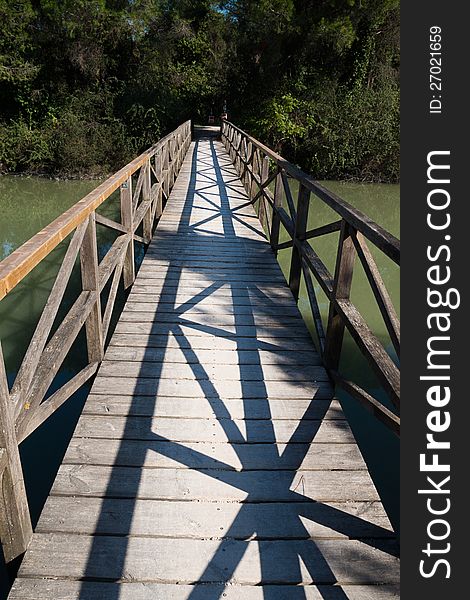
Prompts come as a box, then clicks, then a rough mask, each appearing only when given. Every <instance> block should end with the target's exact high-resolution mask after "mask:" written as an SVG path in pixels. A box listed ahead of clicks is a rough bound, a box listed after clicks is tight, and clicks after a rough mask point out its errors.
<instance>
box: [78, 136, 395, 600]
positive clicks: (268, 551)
mask: <svg viewBox="0 0 470 600" xmlns="http://www.w3.org/2000/svg"><path fill="white" fill-rule="evenodd" d="M222 160H223V158H222V157H221V156H219V155H218V154H217V152H216V149H215V147H214V144H213V142H208V143H207V144H198V143H197V142H196V145H195V148H194V153H193V156H192V169H191V179H190V185H189V191H188V194H187V196H186V199H185V205H184V207H183V211H182V217H181V221H180V223H179V227H178V230H177V233H179V234H180V235H184V234H185V233H187V231H188V229H191V230H192V231H193V232H194V233H196V234H197V233H198V232H199V233H200V236H199V237H198V239H199V240H200V241H201V242H209V243H210V242H211V241H215V240H217V239H220V237H221V236H220V237H219V236H218V235H214V232H211V231H210V230H205V229H204V225H206V224H208V223H209V222H210V221H213V220H216V219H221V221H222V224H223V231H222V234H221V235H222V236H223V237H230V236H233V235H235V229H234V223H237V222H238V223H240V221H239V219H238V217H237V214H236V209H235V210H233V209H232V208H231V206H230V193H232V194H234V193H237V194H239V193H240V189H237V188H236V187H235V188H234V189H233V190H230V188H229V186H230V181H229V182H227V181H224V176H223V174H222V169H224V165H223V164H221V163H222ZM228 164H229V162H228V161H226V165H228ZM201 166H202V169H201ZM228 172H229V173H230V175H233V171H232V170H231V169H229V171H228ZM196 179H198V182H199V183H201V181H203V182H206V183H207V188H204V187H200V186H196ZM225 179H226V178H225ZM235 181H236V180H234V181H233V183H235ZM208 190H212V192H215V193H216V194H217V196H220V198H221V209H220V210H219V209H218V208H217V206H214V204H212V203H211V202H210V198H209V197H208ZM196 202H198V203H199V205H201V204H204V205H206V206H207V208H209V209H210V210H211V211H214V212H213V213H212V214H211V215H210V216H209V217H208V218H207V219H204V220H202V221H200V222H198V223H196V224H193V225H191V224H190V221H191V210H192V208H193V206H194V204H195V203H196ZM258 233H259V232H258ZM172 237H173V236H172ZM263 245H264V242H263ZM154 257H155V260H158V259H159V258H162V259H164V260H169V267H168V270H167V273H166V277H165V279H164V283H163V285H162V287H161V291H160V301H158V302H157V305H156V308H155V313H154V316H153V322H155V323H161V327H160V328H159V333H158V341H157V340H155V339H154V340H153V341H154V343H156V344H158V347H160V348H162V349H164V350H165V349H166V348H168V347H169V341H170V339H172V340H174V341H175V342H174V343H176V344H177V346H178V347H179V349H180V350H181V352H182V354H183V355H184V357H185V359H186V362H187V364H189V365H190V367H191V369H192V373H193V375H194V378H195V379H196V380H197V382H198V384H199V386H200V391H201V397H202V398H204V399H205V400H206V401H207V403H208V404H209V406H210V408H211V410H212V412H213V413H214V414H215V417H216V419H217V421H218V424H219V425H220V427H221V428H222V430H223V432H224V434H225V436H226V438H227V443H229V444H230V445H231V447H232V448H233V450H234V453H235V456H236V458H237V460H238V461H239V463H240V465H241V468H242V469H246V470H250V468H251V466H250V465H251V464H252V456H250V455H251V453H252V448H250V441H252V440H254V439H256V438H255V431H254V429H253V428H256V427H257V426H258V424H259V423H260V414H261V415H262V419H263V423H264V425H265V427H266V436H267V441H266V444H265V456H264V457H265V460H266V466H267V467H269V468H270V469H272V468H274V469H278V470H279V471H280V473H279V471H278V474H279V478H280V479H281V480H282V482H283V484H284V485H285V491H284V498H285V501H286V502H289V503H291V505H292V506H295V509H294V511H293V512H292V513H290V514H289V515H287V517H286V519H287V521H286V522H285V523H284V524H283V527H285V528H286V530H287V529H288V530H289V531H291V532H292V534H291V535H292V540H293V542H292V544H291V545H289V548H290V551H291V554H290V555H286V554H285V552H284V550H282V551H281V549H280V548H279V549H276V548H275V547H274V546H275V543H274V544H273V542H272V541H271V542H270V541H269V540H270V538H271V539H272V537H273V535H272V531H271V528H270V519H269V518H267V519H266V518H265V519H263V518H262V514H261V513H262V511H263V506H264V507H265V508H264V510H266V511H269V510H270V504H269V503H267V504H265V505H263V504H262V503H261V504H257V506H258V507H259V508H258V510H259V511H260V512H259V514H258V518H256V519H254V518H253V513H252V511H251V508H252V507H253V504H252V503H251V502H252V501H253V502H257V503H258V502H259V501H260V498H265V499H266V497H267V494H266V482H265V481H264V480H263V478H260V479H259V480H253V479H252V480H250V481H249V485H248V486H247V487H241V488H240V487H239V486H240V483H239V476H238V474H237V471H236V470H235V467H234V466H233V465H232V464H227V463H224V462H222V461H220V460H216V459H214V458H212V457H210V456H207V455H204V454H202V453H200V452H198V451H196V450H195V449H194V448H191V447H186V446H185V445H184V444H183V443H176V442H174V441H172V440H170V439H167V438H164V437H162V436H161V435H158V434H156V433H154V431H153V427H154V421H153V419H152V416H151V415H153V414H154V412H155V404H156V403H158V394H159V385H160V381H161V379H160V375H161V369H162V366H163V363H162V362H155V363H152V364H153V365H154V371H153V373H152V381H153V382H154V387H153V388H152V394H151V398H150V397H148V400H149V403H148V404H147V406H146V413H147V415H148V416H146V417H145V416H142V414H141V408H139V406H140V400H141V398H142V390H141V389H139V388H138V387H136V388H135V390H134V394H133V397H132V400H131V404H130V409H129V411H128V418H127V422H126V426H125V429H124V433H123V436H122V440H121V442H120V447H119V451H118V453H117V456H116V459H115V461H114V465H113V467H112V471H111V475H110V478H109V481H108V484H107V489H106V492H105V494H104V495H105V496H109V497H111V498H112V497H116V495H118V496H119V494H120V487H121V484H122V481H123V479H122V477H123V469H127V470H126V476H125V481H126V494H125V496H126V497H128V498H129V499H136V498H137V497H138V495H139V486H140V484H141V477H142V469H143V467H144V465H145V462H146V455H147V453H149V452H159V453H160V454H162V455H164V456H166V457H168V458H170V459H172V460H174V461H175V463H179V464H180V466H181V467H183V468H185V467H188V468H191V469H193V470H196V471H198V472H200V473H201V474H204V475H205V476H207V477H213V478H216V479H217V480H218V481H221V482H224V483H226V484H227V485H228V486H231V487H232V488H233V487H235V488H237V487H238V489H240V491H242V492H243V493H244V494H245V495H246V498H245V499H244V501H243V503H242V504H240V510H239V512H238V514H237V515H236V517H235V519H234V521H233V522H232V523H231V525H230V527H229V529H228V530H227V531H225V532H224V534H223V535H221V539H220V540H219V542H218V544H219V545H218V547H217V549H216V551H215V553H214V555H213V556H212V558H211V559H210V561H209V562H208V563H207V565H206V567H205V569H204V571H203V573H202V574H201V575H200V577H199V579H197V580H195V581H189V582H186V583H192V584H201V585H195V586H194V588H193V590H192V591H191V592H190V593H189V595H188V596H187V600H218V599H219V598H221V597H222V595H223V592H224V589H225V585H226V584H229V583H230V582H231V581H232V580H233V578H234V574H235V571H236V568H237V566H238V565H239V563H240V562H241V560H242V559H243V556H244V554H245V552H246V549H247V547H248V543H249V542H248V540H255V542H253V541H251V542H250V543H258V547H259V555H260V564H261V577H262V580H263V581H264V582H267V583H275V582H277V581H280V580H282V579H283V575H284V576H285V577H286V580H288V581H290V582H291V583H292V584H293V585H295V584H299V583H302V580H303V577H302V572H301V571H302V563H303V565H304V568H305V569H307V571H308V573H309V575H310V577H311V579H312V581H314V582H320V583H327V584H333V583H335V582H336V578H335V575H334V573H333V572H332V571H331V569H330V567H329V564H328V561H327V559H325V557H324V556H323V554H322V551H321V548H320V547H319V546H318V544H316V543H315V541H314V540H313V539H310V535H309V533H308V531H307V529H306V528H305V525H304V524H303V522H302V518H304V519H309V520H312V521H315V522H316V523H318V524H320V525H322V526H324V527H325V528H330V529H333V530H334V531H336V532H338V533H341V534H344V535H345V536H346V537H350V536H351V535H354V531H359V530H361V531H362V532H364V526H366V530H367V532H368V535H367V538H366V539H361V541H362V542H363V543H364V544H367V545H370V546H372V547H373V548H376V549H378V550H381V551H382V552H386V553H391V554H393V555H395V554H396V545H395V544H394V543H393V542H391V540H390V536H391V533H390V531H389V530H386V529H384V528H382V527H380V526H378V525H374V524H373V523H370V522H367V521H365V520H364V519H362V518H360V517H357V516H354V515H352V514H349V513H347V512H344V511H341V510H339V509H338V508H335V507H333V506H329V505H328V504H325V503H322V502H315V501H312V500H311V499H310V498H308V497H306V496H303V495H302V494H301V493H300V492H298V491H293V490H292V489H291V487H292V484H293V478H294V477H295V475H296V470H297V469H298V468H300V466H301V464H302V462H303V460H304V458H305V455H306V453H307V451H308V448H309V444H310V443H311V442H313V441H314V438H315V435H316V433H317V432H318V429H319V427H320V425H321V422H322V419H323V417H324V416H325V414H326V412H327V410H328V406H325V407H324V409H323V411H322V412H321V413H318V411H317V410H316V404H317V402H316V399H315V397H313V398H311V401H310V403H309V406H308V408H307V409H306V411H305V414H304V416H303V417H302V419H300V421H299V423H298V425H297V427H296V428H295V430H294V432H293V434H292V436H291V437H290V440H289V442H288V443H287V444H286V445H285V449H284V451H283V452H282V453H280V452H279V447H278V446H277V445H276V434H275V431H274V428H273V422H272V421H271V419H270V417H271V414H270V405H269V399H268V393H267V390H266V387H265V384H264V375H263V367H262V364H261V359H260V356H259V352H260V351H261V350H262V349H267V350H272V351H276V350H277V349H281V347H278V346H276V345H275V344H274V343H273V344H270V343H268V342H263V341H261V340H260V341H258V340H257V339H254V347H253V348H254V354H255V355H256V356H255V358H254V359H253V361H251V362H250V365H249V367H248V366H247V365H245V364H244V361H243V360H242V359H241V356H240V360H239V361H238V362H239V373H240V378H239V379H240V382H241V386H242V393H241V399H242V400H243V404H244V419H245V425H246V431H245V432H243V431H240V429H239V428H238V426H237V424H236V423H235V422H234V421H233V420H232V417H231V414H230V412H229V409H228V407H227V406H226V404H225V403H224V399H223V398H222V397H221V395H220V394H219V392H218V390H217V384H216V382H212V381H211V378H210V376H209V374H208V373H207V372H206V370H205V367H204V365H203V364H201V362H200V361H199V359H198V355H197V350H196V349H194V348H192V346H191V339H190V337H187V334H186V333H185V332H186V331H188V330H189V331H191V330H193V331H203V332H205V333H207V334H210V335H212V336H214V337H227V336H229V337H231V338H232V339H234V340H237V339H238V340H239V339H240V338H241V337H242V336H240V333H239V332H240V328H241V327H243V328H245V327H247V326H249V327H250V326H251V327H253V329H255V327H256V326H255V319H254V312H253V310H254V306H253V305H252V299H253V295H256V293H259V294H260V293H261V292H259V291H258V292H256V290H254V291H253V290H252V289H251V288H250V287H249V286H246V287H244V286H241V287H237V288H236V290H235V289H233V288H232V287H231V286H230V284H226V283H212V284H210V283H207V288H205V289H204V290H203V291H202V292H201V293H199V294H197V295H195V296H194V297H192V298H191V299H189V300H187V301H185V302H184V303H183V304H181V303H180V302H179V301H178V299H177V295H178V292H179V290H180V289H181V288H180V284H181V274H182V272H183V270H184V271H186V272H188V271H189V270H191V272H192V273H193V274H194V278H195V279H196V280H197V279H198V278H203V276H204V271H203V270H199V271H198V269H197V267H189V266H188V267H183V266H175V265H172V264H171V259H169V258H168V254H167V253H166V252H165V250H163V251H162V252H161V253H159V247H158V244H156V246H155V250H154V251H153V253H152V256H151V258H150V257H149V255H148V256H147V259H146V260H147V261H148V260H149V259H150V260H151V259H152V258H154ZM227 285H229V287H230V289H231V292H232V300H233V304H232V306H233V307H234V315H235V316H234V331H233V332H230V331H226V330H224V329H223V328H222V327H217V326H211V325H202V324H200V323H196V322H193V321H192V320H191V317H190V316H188V317H186V318H185V313H186V312H187V311H188V310H189V309H191V308H192V307H194V306H196V305H197V303H198V302H199V301H201V300H202V299H207V298H208V297H210V296H211V295H212V294H213V293H215V292H216V291H217V290H218V289H220V288H221V287H226V286H227ZM235 294H236V296H235ZM163 297H164V302H163V301H162V300H161V299H162V298H163ZM240 300H243V304H244V306H246V307H247V313H246V315H244V318H243V324H240V323H239V317H238V316H237V311H236V309H235V307H236V302H238V301H240ZM262 306H263V305H262V304H259V305H257V306H256V308H257V310H262ZM169 311H172V312H173V315H174V317H175V318H174V322H173V323H168V322H167V319H165V318H161V316H163V315H167V314H168V312H169ZM256 329H258V330H261V328H260V327H259V326H258V327H256ZM150 337H151V335H150V336H149V340H150ZM153 348H154V346H153V345H152V344H150V343H149V344H148V346H147V347H146V348H145V353H144V358H143V361H142V365H144V364H145V362H146V359H147V360H148V361H149V362H151V361H152V360H153V358H152V355H153ZM236 351H237V353H238V354H239V355H240V351H241V349H240V346H239V345H238V343H237V347H236ZM293 354H294V357H293V358H294V360H295V352H294V353H293ZM248 369H249V370H250V374H249V375H248V373H245V371H246V370H248ZM254 369H256V371H257V373H256V374H255V377H254V376H253V370H254ZM141 375H143V376H145V373H144V372H143V371H142V370H141ZM245 375H246V376H245ZM253 379H257V380H258V382H259V383H258V385H257V386H256V392H254V391H253V383H252V381H253ZM250 382H251V383H250ZM253 394H255V395H256V412H253V408H254V403H253ZM135 414H139V415H140V416H139V422H140V424H139V432H143V434H142V435H140V438H141V442H142V443H141V445H140V446H139V453H136V451H135V446H133V455H132V465H133V467H132V468H129V467H128V466H126V465H128V456H129V452H128V446H129V444H130V442H129V440H130V439H132V438H133V436H134V435H135V429H134V424H133V422H132V421H133V418H132V415H135ZM312 415H314V418H312ZM157 444H158V446H157ZM134 508H135V500H134V502H130V504H128V505H127V512H126V514H125V515H122V514H121V518H120V524H119V527H120V533H121V535H120V536H118V537H115V536H114V537H109V536H103V534H104V533H106V532H107V531H109V526H108V524H109V521H110V519H112V516H111V515H110V510H109V507H108V506H107V505H106V503H104V504H103V507H102V512H101V514H100V517H99V520H98V522H97V525H96V528H95V531H94V536H95V537H94V539H93V541H92V546H91V548H90V552H89V556H88V564H87V567H86V570H85V574H84V578H85V579H89V580H90V581H84V582H83V583H82V584H81V591H80V596H79V597H80V600H92V599H93V600H95V598H96V595H95V592H96V588H95V585H96V584H95V583H94V582H93V580H94V579H99V578H100V574H101V573H102V572H103V571H104V570H105V569H108V572H109V565H110V564H112V565H113V569H112V572H113V575H114V576H115V578H116V580H122V579H123V580H132V578H133V575H132V572H127V571H126V556H127V552H128V546H129V544H131V543H132V542H131V537H129V536H130V534H131V532H132V520H133V516H134ZM284 549H285V547H284ZM154 558H155V561H157V562H158V556H155V557H154ZM353 568H354V567H353V565H351V569H353ZM360 569H362V570H363V573H362V574H363V576H366V573H369V572H373V571H374V565H373V564H371V562H368V563H367V564H363V565H362V566H361V567H360ZM155 579H156V580H157V579H158V576H156V577H155ZM183 583H184V582H183ZM211 584H212V585H211ZM319 590H320V594H321V597H322V598H323V599H324V600H346V598H347V596H346V594H345V593H344V592H343V591H342V589H341V588H340V587H331V588H330V587H329V586H324V587H320V588H319ZM150 593H151V592H150ZM276 594H277V592H276V591H275V589H274V587H272V588H271V587H269V586H267V587H265V588H264V597H265V598H266V599H267V600H270V599H271V598H272V599H273V600H275V598H278V596H277V595H276ZM290 594H291V595H290V598H292V600H294V599H295V600H301V599H305V598H306V595H305V589H304V588H303V587H302V586H301V585H297V586H295V587H292V588H291V591H290ZM106 597H107V600H118V599H119V597H120V587H119V585H118V584H116V585H115V586H109V587H108V588H107V595H106ZM149 598H150V596H149Z"/></svg>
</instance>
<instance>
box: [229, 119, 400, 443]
mask: <svg viewBox="0 0 470 600" xmlns="http://www.w3.org/2000/svg"><path fill="white" fill-rule="evenodd" d="M221 137H222V142H223V143H224V145H225V148H226V150H227V152H228V153H229V155H230V158H231V160H232V162H233V164H234V165H235V168H236V169H237V171H238V173H239V175H240V178H241V180H242V182H243V183H244V185H245V188H246V191H247V193H248V195H249V197H250V199H251V202H252V203H253V204H254V205H256V204H257V206H258V216H259V218H260V221H261V223H262V224H263V226H264V227H265V228H266V229H268V233H269V240H270V243H271V246H272V248H273V250H274V251H275V252H277V251H278V250H281V249H285V248H292V256H291V264H290V272H289V286H290V288H291V290H292V293H293V294H294V297H295V298H296V299H298V294H299V287H300V282H301V277H302V276H303V280H304V282H305V285H306V289H307V297H308V300H309V304H310V309H311V312H312V317H313V323H314V325H315V329H316V333H317V339H318V350H319V352H320V354H321V356H322V358H323V362H324V364H325V366H326V368H327V370H328V372H329V374H330V377H331V379H332V381H333V382H335V383H336V384H337V385H338V386H340V387H342V388H343V389H345V390H346V391H347V392H348V393H349V394H350V395H351V396H352V397H353V398H355V399H356V400H358V401H359V402H361V403H362V404H363V405H364V406H366V408H368V410H369V411H370V412H372V413H373V414H374V415H375V416H377V418H379V419H380V420H381V421H382V422H383V423H385V424H386V425H387V426H388V427H389V428H390V429H391V430H392V431H393V432H394V433H396V434H399V430H400V418H399V416H398V414H395V413H394V412H392V411H391V410H390V409H389V408H387V407H386V406H384V405H383V404H382V403H381V402H379V401H378V400H376V399H375V398H373V397H372V396H371V395H370V394H369V393H368V392H366V391H365V390H363V389H362V388H361V387H360V386H358V385H357V384H356V383H354V382H351V381H349V380H348V379H347V378H345V377H343V376H342V375H341V373H339V372H338V367H339V363H340V356H341V350H342V347H343V337H344V332H345V329H347V330H348V331H349V333H350V334H351V337H352V339H353V341H354V342H355V343H356V345H357V347H358V348H359V350H360V351H361V353H362V354H363V355H364V356H365V358H366V359H367V361H368V362H369V364H370V367H371V369H372V371H373V372H374V373H375V375H376V376H377V378H378V380H379V382H380V384H381V385H382V387H383V389H384V391H385V393H386V394H387V395H388V397H389V398H390V400H391V402H392V403H393V405H394V406H395V410H396V412H397V413H398V411H399V403H400V377H399V369H398V367H397V366H396V365H395V363H394V362H393V360H392V359H391V358H390V356H389V355H388V354H387V352H386V350H385V349H384V347H383V346H382V344H381V343H380V341H379V340H378V339H377V337H376V336H375V335H374V334H373V332H372V331H371V330H370V328H369V327H368V325H367V323H366V321H365V320H364V318H363V317H362V316H361V314H360V313H359V311H358V310H357V308H356V307H355V306H354V304H353V303H352V302H351V299H350V290H351V283H352V277H353V268H354V262H355V259H356V257H359V260H360V262H361V264H362V266H363V268H364V271H365V274H366V277H367V281H368V283H369V285H370V287H371V290H372V293H373V296H374V298H375V300H376V302H377V304H378V308H379V310H380V313H381V315H382V317H383V320H384V323H385V326H386V328H387V331H388V333H389V335H390V339H391V341H392V343H393V346H394V347H395V350H396V353H397V355H398V356H399V355H400V323H399V320H398V317H397V314H396V312H395V309H394V307H393V304H392V301H391V299H390V296H389V294H388V292H387V289H386V287H385V284H384V282H383V280H382V277H381V275H380V272H379V269H378V267H377V265H376V264H375V261H374V259H373V257H372V254H371V253H370V250H369V248H368V245H367V241H368V242H370V243H372V244H373V245H374V246H376V247H377V248H379V249H380V250H381V251H382V252H383V253H384V254H385V255H386V256H388V257H389V258H390V259H391V260H392V261H393V262H394V263H396V264H397V265H399V264H400V242H399V240H398V239H397V238H396V237H395V236H393V235H392V234H391V233H389V232H388V231H386V230H385V229H384V228H383V227H381V226H380V225H378V224H377V223H375V222H374V221H373V220H372V219H370V218H369V217H368V216H367V215H365V214H364V213H362V212H361V211H359V210H357V209H356V208H354V207H353V206H351V205H350V204H349V203H348V202H346V201H344V200H343V199H342V198H340V197H339V196H337V195H336V194H334V193H333V192H331V191H330V190H327V189H326V188H325V187H324V186H322V185H321V184H319V183H318V182H317V181H315V180H314V179H313V178H312V177H311V176H310V175H308V174H307V173H304V172H303V171H302V170H301V169H299V168H298V167H297V166H295V165H293V164H292V163H290V162H288V161H287V160H285V159H284V158H283V157H282V156H280V155H279V154H277V153H276V152H274V151H273V150H271V149H270V148H268V147H267V146H265V145H264V144H262V143H261V142H259V141H258V140H256V139H255V138H253V137H252V136H250V135H249V134H247V133H246V132H244V131H243V130H242V129H240V128H239V127H237V126H236V125H234V124H233V123H230V122H228V121H224V122H223V124H222V131H221ZM260 165H262V168H261V166H260ZM291 180H295V181H297V182H298V184H299V193H298V194H299V195H298V200H297V204H296V203H295V202H294V198H293V196H292V191H291V188H290V181H291ZM273 181H274V194H273V193H272V192H271V191H270V190H269V189H268V185H269V184H270V183H272V182H273ZM311 194H314V195H315V196H316V197H318V198H320V200H322V201H323V202H324V203H325V204H326V205H328V206H329V207H330V208H331V209H333V210H334V211H335V212H336V213H337V215H338V216H339V217H340V218H339V220H337V221H334V222H332V223H329V224H327V225H324V226H322V227H317V228H314V229H311V230H309V231H308V230H307V220H308V219H307V217H308V210H309V197H310V195H311ZM283 204H284V205H285V206H286V208H284V206H283ZM268 212H269V213H270V214H271V218H270V219H269V218H267V217H266V215H267V214H268ZM281 224H282V225H283V227H284V228H285V230H286V232H287V234H288V236H289V238H290V239H289V240H287V241H285V242H282V243H279V227H280V225H281ZM338 231H339V232H340V235H339V244H338V250H337V254H336V267H335V273H334V276H332V275H331V274H330V272H329V270H328V269H327V267H326V266H325V264H324V263H323V261H322V260H321V259H320V257H319V256H318V254H317V253H316V252H315V250H314V248H313V247H312V245H311V244H310V242H309V240H314V239H316V238H319V237H321V236H324V235H328V234H330V233H333V232H338ZM312 276H313V277H314V278H315V279H316V280H317V282H318V284H319V285H320V288H321V289H322V291H323V292H324V294H325V295H326V298H327V300H328V302H329V315H328V326H327V329H326V333H325V332H324V330H323V323H322V320H321V317H320V311H319V308H318V302H317V298H316V294H315V289H314V286H313V282H312Z"/></svg>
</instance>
